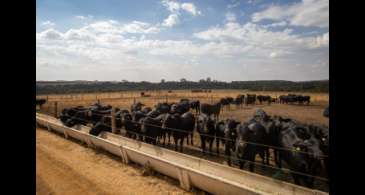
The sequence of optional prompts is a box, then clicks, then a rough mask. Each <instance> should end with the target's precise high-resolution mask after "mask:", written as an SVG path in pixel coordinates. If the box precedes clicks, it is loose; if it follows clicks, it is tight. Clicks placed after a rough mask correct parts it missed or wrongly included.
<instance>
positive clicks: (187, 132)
mask: <svg viewBox="0 0 365 195" xmlns="http://www.w3.org/2000/svg"><path fill="white" fill-rule="evenodd" d="M93 115H96V116H100V117H107V118H112V116H111V115H104V114H97V113H93ZM77 119H79V120H83V119H80V118H77ZM121 120H122V121H128V122H131V123H134V124H138V125H142V123H141V122H138V121H134V120H128V119H121ZM87 122H88V123H92V121H87ZM196 122H197V121H195V125H194V126H195V127H196ZM143 123H144V124H145V125H148V126H151V127H157V128H161V126H158V125H155V124H151V123H146V122H143ZM164 129H166V130H171V131H175V132H180V133H185V134H191V133H193V131H194V130H195V128H194V129H193V130H191V131H188V130H184V129H177V128H171V127H165V128H164ZM197 132H198V131H197ZM198 133H199V135H200V136H204V137H209V138H212V139H219V140H224V141H233V140H232V139H230V138H226V137H222V136H217V135H211V134H207V133H202V132H198ZM243 142H244V143H246V144H251V145H255V146H259V147H268V148H272V149H277V150H285V151H289V152H297V153H302V154H307V155H314V153H311V152H304V151H300V150H298V148H295V147H294V148H287V147H279V146H274V145H268V144H263V143H257V142H249V141H243ZM316 157H318V158H328V157H329V156H328V155H316Z"/></svg>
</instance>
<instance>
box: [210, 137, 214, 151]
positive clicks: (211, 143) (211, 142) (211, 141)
mask: <svg viewBox="0 0 365 195" xmlns="http://www.w3.org/2000/svg"><path fill="white" fill-rule="evenodd" d="M209 139H210V140H209V154H210V155H212V154H213V152H212V149H213V141H214V140H213V139H212V138H209Z"/></svg>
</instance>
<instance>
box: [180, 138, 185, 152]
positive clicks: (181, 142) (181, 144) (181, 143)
mask: <svg viewBox="0 0 365 195" xmlns="http://www.w3.org/2000/svg"><path fill="white" fill-rule="evenodd" d="M183 144H184V137H182V138H181V140H180V152H183Z"/></svg>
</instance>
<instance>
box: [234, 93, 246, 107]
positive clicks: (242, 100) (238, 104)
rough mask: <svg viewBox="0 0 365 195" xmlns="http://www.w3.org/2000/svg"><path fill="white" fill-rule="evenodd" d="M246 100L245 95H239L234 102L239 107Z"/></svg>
mask: <svg viewBox="0 0 365 195" xmlns="http://www.w3.org/2000/svg"><path fill="white" fill-rule="evenodd" d="M244 101H245V96H244V95H238V96H237V97H236V98H235V99H234V101H233V104H235V105H236V107H237V108H238V107H242V105H243V102H244Z"/></svg>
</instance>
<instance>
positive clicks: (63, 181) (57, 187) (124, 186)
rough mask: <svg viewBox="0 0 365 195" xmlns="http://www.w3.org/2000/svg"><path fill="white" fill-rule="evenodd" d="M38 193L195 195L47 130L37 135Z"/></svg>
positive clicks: (108, 155)
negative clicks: (144, 174) (143, 174)
mask: <svg viewBox="0 0 365 195" xmlns="http://www.w3.org/2000/svg"><path fill="white" fill-rule="evenodd" d="M36 140H37V143H36V167H37V168H36V176H37V178H36V181H37V184H36V192H37V194H39V195H44V194H128V195H131V194H133V195H134V194H174V195H177V194H179V195H180V194H192V193H191V192H186V191H184V190H183V189H181V188H179V183H178V181H176V180H173V179H171V178H168V177H166V176H162V175H154V176H142V172H141V170H142V168H141V167H138V166H137V165H133V164H132V165H124V164H122V163H121V160H120V159H119V158H118V157H115V156H113V155H110V154H107V153H104V152H102V151H97V150H93V149H89V148H87V147H85V146H84V145H82V144H80V143H77V142H76V141H75V140H73V141H70V140H66V139H64V138H63V137H61V136H60V135H57V134H55V133H51V132H48V131H47V130H44V129H37V131H36Z"/></svg>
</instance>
